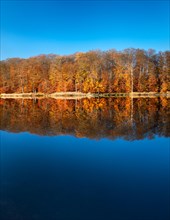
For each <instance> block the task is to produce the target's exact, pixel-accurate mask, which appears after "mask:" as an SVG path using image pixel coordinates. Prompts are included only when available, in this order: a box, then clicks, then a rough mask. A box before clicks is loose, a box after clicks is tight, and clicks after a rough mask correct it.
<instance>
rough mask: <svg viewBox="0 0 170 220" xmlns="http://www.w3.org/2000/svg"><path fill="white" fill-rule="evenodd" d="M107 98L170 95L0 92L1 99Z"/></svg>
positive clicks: (166, 95) (149, 93)
mask: <svg viewBox="0 0 170 220" xmlns="http://www.w3.org/2000/svg"><path fill="white" fill-rule="evenodd" d="M100 97H101V98H109V97H133V98H155V97H166V98H169V97H170V92H167V93H158V92H133V93H99V94H98V93H82V92H56V93H51V94H45V93H2V94H0V98H1V99H11V98H13V99H20V98H22V99H42V98H43V99H44V98H54V99H81V98H100Z"/></svg>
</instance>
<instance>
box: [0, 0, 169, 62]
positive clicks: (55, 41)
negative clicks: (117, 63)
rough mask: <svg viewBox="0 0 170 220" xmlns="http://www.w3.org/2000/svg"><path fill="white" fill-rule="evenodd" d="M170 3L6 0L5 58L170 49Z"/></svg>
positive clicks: (3, 25)
mask: <svg viewBox="0 0 170 220" xmlns="http://www.w3.org/2000/svg"><path fill="white" fill-rule="evenodd" d="M169 14H170V13H169V1H166V0H160V1H159V0H150V1H146V0H143V1H140V0H131V1H128V0H126V1H122V0H119V1H114V0H110V1H109V0H103V1H97V0H92V1H90V0H84V1H80V0H79V1H78V0H77V1H71V0H69V1H68V0H67V1H65V0H64V1H57V0H56V1H55V0H53V1H44V0H43V1H41V0H34V1H31V0H25V1H23V0H20V1H14V0H13V1H12V0H11V1H8V0H1V59H6V58H10V57H23V58H26V57H30V56H34V55H38V54H49V53H55V54H70V53H74V52H77V51H88V50H92V49H101V50H107V49H112V48H114V49H117V50H122V49H125V48H129V47H134V48H143V49H148V48H153V49H156V50H157V51H160V50H161V51H164V50H169V49H170V44H169V36H170V34H169Z"/></svg>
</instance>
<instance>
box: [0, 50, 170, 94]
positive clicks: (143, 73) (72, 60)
mask: <svg viewBox="0 0 170 220" xmlns="http://www.w3.org/2000/svg"><path fill="white" fill-rule="evenodd" d="M169 82H170V51H165V52H159V53H156V52H155V51H154V50H152V49H150V50H147V51H145V50H141V49H126V50H123V51H116V50H109V51H105V52H102V51H98V50H97V51H89V52H87V53H76V54H73V55H68V56H58V55H40V56H36V57H31V58H28V59H20V58H11V59H7V60H4V61H1V62H0V93H14V92H15V93H30V92H31V93H36V92H40V93H54V92H68V91H69V92H73V91H76V92H84V93H88V92H91V93H129V92H132V91H134V92H161V93H166V92H167V91H170V83H169Z"/></svg>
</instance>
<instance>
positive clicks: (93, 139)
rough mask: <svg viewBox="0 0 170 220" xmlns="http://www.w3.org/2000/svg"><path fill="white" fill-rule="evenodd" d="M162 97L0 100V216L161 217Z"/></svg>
mask: <svg viewBox="0 0 170 220" xmlns="http://www.w3.org/2000/svg"><path fill="white" fill-rule="evenodd" d="M168 102H169V101H168V100H167V99H160V98H157V99H135V100H133V103H132V101H131V100H130V99H129V98H122V99H120V98H119V99H107V100H106V99H99V100H96V99H90V100H88V99H83V100H1V102H0V103H1V104H0V117H1V133H0V134H1V145H0V146H1V155H0V156H1V162H0V163H1V164H0V166H1V167H0V168H1V181H0V190H1V191H0V192H1V197H0V205H1V214H0V215H1V219H2V220H40V219H41V220H47V219H48V220H56V219H58V220H60V219H61V220H70V219H71V220H72V219H73V220H113V219H115V220H168V219H169V217H170V213H169V206H170V190H169V184H170V174H169V172H170V159H169V157H170V146H169V117H168V107H169V106H168V104H169V103H168Z"/></svg>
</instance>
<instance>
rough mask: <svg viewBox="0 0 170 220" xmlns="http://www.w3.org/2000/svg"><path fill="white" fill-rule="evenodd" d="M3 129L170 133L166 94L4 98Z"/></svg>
mask: <svg viewBox="0 0 170 220" xmlns="http://www.w3.org/2000/svg"><path fill="white" fill-rule="evenodd" d="M0 101H1V102H0V118H1V124H0V130H6V131H10V132H16V133H18V132H30V133H34V134H39V135H47V136H54V135H73V136H76V137H87V138H90V139H101V138H109V139H112V140H114V139H116V138H123V139H126V140H139V139H144V138H149V139H153V138H154V137H155V136H165V137H169V136H170V127H169V126H170V117H169V115H168V113H169V106H168V105H169V103H168V102H169V100H168V99H166V98H162V97H161V98H150V99H149V98H137V99H131V98H129V97H127V98H108V99H104V98H99V99H98V98H97V99H96V98H91V99H87V98H85V99H80V100H54V99H38V100H34V99H32V100H31V99H28V100H26V99H24V100H21V99H19V100H18V99H17V100H16V99H15V100H14V99H8V100H5V99H1V100H0Z"/></svg>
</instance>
